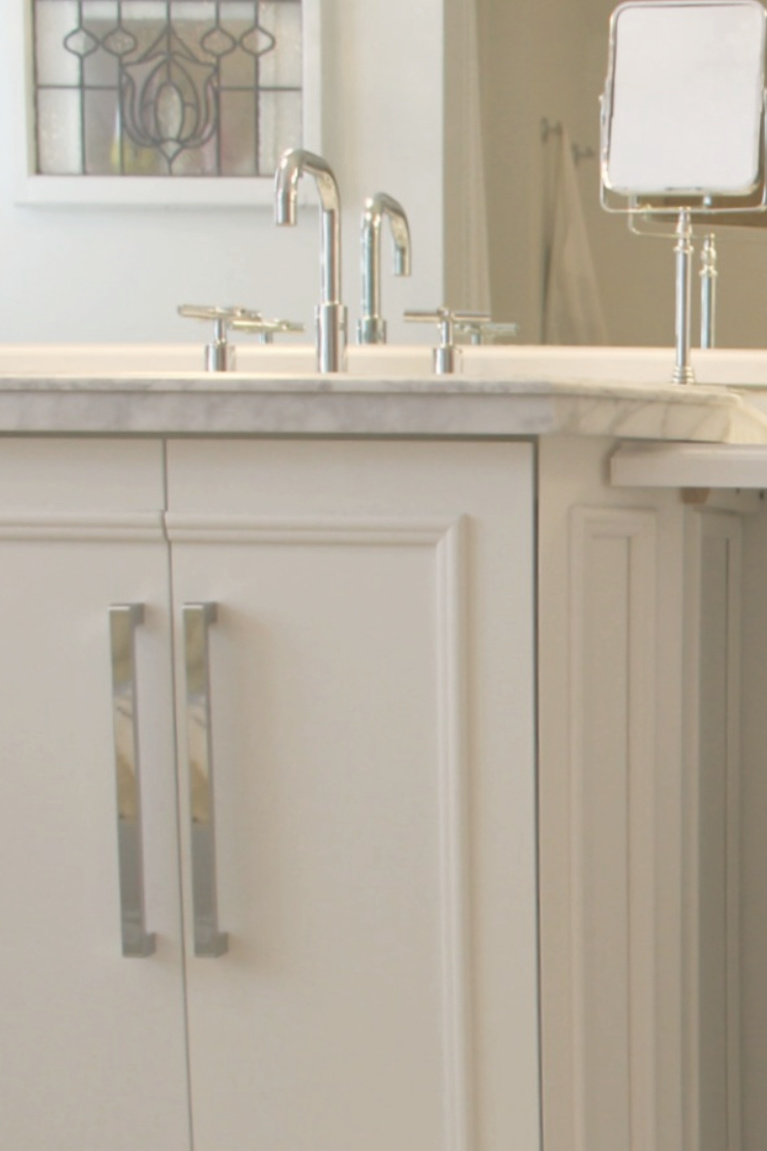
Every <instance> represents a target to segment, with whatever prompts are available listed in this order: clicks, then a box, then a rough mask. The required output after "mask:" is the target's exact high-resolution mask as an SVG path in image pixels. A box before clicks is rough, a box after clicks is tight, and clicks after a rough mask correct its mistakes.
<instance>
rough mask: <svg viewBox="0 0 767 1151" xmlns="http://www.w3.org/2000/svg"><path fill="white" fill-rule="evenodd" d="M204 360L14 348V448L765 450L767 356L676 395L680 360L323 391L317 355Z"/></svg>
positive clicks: (386, 366) (410, 364) (353, 365)
mask: <svg viewBox="0 0 767 1151" xmlns="http://www.w3.org/2000/svg"><path fill="white" fill-rule="evenodd" d="M201 360H202V346H201V345H189V344H186V345H175V346H171V345H157V346H151V345H144V346H140V345H136V346H132V347H129V346H125V347H122V346H120V347H118V346H108V345H87V346H61V347H57V346H53V345H40V346H34V347H31V346H30V347H22V346H11V345H8V346H5V347H0V434H50V433H56V432H60V433H65V434H74V433H82V434H96V433H102V434H113V435H114V434H119V435H414V436H420V435H438V436H466V435H471V436H499V435H501V436H537V435H548V434H570V435H600V436H601V435H607V436H614V437H618V438H620V439H625V440H656V441H686V442H697V443H721V444H753V445H757V444H767V352H766V353H762V352H731V351H713V352H705V353H702V352H698V353H696V355H695V357H694V366H695V369H696V374H697V379H698V383H697V384H696V385H694V386H687V387H679V386H674V385H672V384H671V383H670V382H669V381H670V374H671V369H672V367H673V353H672V351H671V350H670V349H629V348H551V347H549V348H545V347H504V348H493V347H483V348H464V349H461V364H460V370H459V372H457V373H456V374H455V375H453V376H434V375H432V374H431V361H430V351H429V349H428V348H427V347H423V346H420V347H386V348H350V349H349V355H348V370H347V372H345V373H339V374H337V375H332V376H319V375H317V374H316V373H315V372H314V371H313V370H312V368H313V350H312V349H311V348H310V347H308V346H298V345H294V346H289V345H285V346H279V347H278V346H273V347H258V348H255V347H252V346H251V347H247V348H245V347H240V348H238V360H237V364H238V369H239V370H238V371H236V372H231V373H203V372H201V371H199V370H197V365H198V364H199V363H200V362H201Z"/></svg>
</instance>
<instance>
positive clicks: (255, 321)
mask: <svg viewBox="0 0 767 1151" xmlns="http://www.w3.org/2000/svg"><path fill="white" fill-rule="evenodd" d="M229 327H230V328H231V329H232V331H234V332H249V333H250V334H252V335H255V336H256V339H257V341H258V343H260V344H271V343H273V342H274V337H275V335H277V334H279V333H281V332H303V331H304V325H303V324H299V323H298V322H297V321H295V320H266V319H264V317H263V316H260V315H259V314H258V312H254V313H252V314H248V315H243V316H235V317H234V319H233V320H231V322H230V324H229Z"/></svg>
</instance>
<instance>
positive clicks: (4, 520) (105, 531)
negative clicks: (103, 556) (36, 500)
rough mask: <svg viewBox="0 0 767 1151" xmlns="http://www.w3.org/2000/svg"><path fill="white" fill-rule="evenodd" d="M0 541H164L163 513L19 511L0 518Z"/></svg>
mask: <svg viewBox="0 0 767 1151" xmlns="http://www.w3.org/2000/svg"><path fill="white" fill-rule="evenodd" d="M0 540H19V541H21V540H44V541H45V542H56V541H59V542H61V543H73V542H83V543H99V542H103V543H121V542H125V543H135V542H146V543H163V542H164V540H165V533H164V529H163V517H162V513H161V512H133V513H126V512H121V513H119V514H117V515H108V516H107V515H70V514H66V515H57V514H54V513H49V514H47V515H39V514H32V515H30V514H29V513H27V512H19V513H17V514H14V515H7V514H6V515H3V516H2V517H0Z"/></svg>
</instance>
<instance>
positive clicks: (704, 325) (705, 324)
mask: <svg viewBox="0 0 767 1151" xmlns="http://www.w3.org/2000/svg"><path fill="white" fill-rule="evenodd" d="M718 274H719V273H718V271H717V268H716V236H715V234H714V233H713V232H709V233H708V235H707V236H705V237H704V240H703V247H702V248H701V252H700V346H701V347H702V348H713V347H716V277H717V276H718Z"/></svg>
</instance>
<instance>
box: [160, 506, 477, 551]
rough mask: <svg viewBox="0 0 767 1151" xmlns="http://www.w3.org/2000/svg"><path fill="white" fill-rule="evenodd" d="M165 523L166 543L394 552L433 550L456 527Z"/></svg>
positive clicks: (194, 519) (433, 522)
mask: <svg viewBox="0 0 767 1151" xmlns="http://www.w3.org/2000/svg"><path fill="white" fill-rule="evenodd" d="M165 523H166V528H167V533H168V539H169V540H170V541H171V543H187V544H209V543H231V544H259V543H263V544H279V543H284V544H312V543H322V544H364V545H366V546H371V545H376V544H379V545H383V546H385V545H388V544H395V545H396V546H397V547H424V546H426V547H434V546H435V545H436V544H439V543H440V541H441V540H442V538H443V537H444V536H447V535H449V533H450V532H451V531H452V530H453V529H454V528H455V527H456V521H455V520H454V519H449V518H447V517H444V518H435V519H428V520H416V519H395V518H391V517H381V518H380V519H379V518H374V519H364V520H363V519H351V518H349V519H346V518H334V519H323V518H319V517H318V518H316V519H314V518H312V519H309V520H306V519H295V520H294V519H290V518H285V519H282V518H281V519H259V518H254V517H251V516H196V515H183V514H178V513H175V514H173V513H169V514H168V515H166V517H165Z"/></svg>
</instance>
